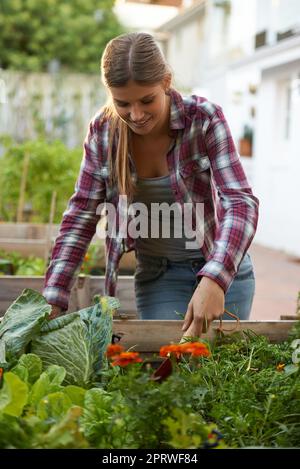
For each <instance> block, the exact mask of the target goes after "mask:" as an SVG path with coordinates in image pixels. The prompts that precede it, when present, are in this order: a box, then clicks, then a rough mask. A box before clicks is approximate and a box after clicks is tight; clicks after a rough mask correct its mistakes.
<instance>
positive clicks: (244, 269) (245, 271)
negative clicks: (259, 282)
mask: <svg viewBox="0 0 300 469" xmlns="http://www.w3.org/2000/svg"><path fill="white" fill-rule="evenodd" d="M254 278H255V277H254V270H253V264H252V260H251V257H250V255H249V254H248V253H246V254H245V256H244V258H243V260H242V262H241V263H240V266H239V270H238V271H237V274H236V277H235V279H236V280H246V279H254Z"/></svg>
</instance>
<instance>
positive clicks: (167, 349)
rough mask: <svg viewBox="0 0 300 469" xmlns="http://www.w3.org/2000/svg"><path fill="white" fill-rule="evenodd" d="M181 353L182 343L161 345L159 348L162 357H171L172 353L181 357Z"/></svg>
mask: <svg viewBox="0 0 300 469" xmlns="http://www.w3.org/2000/svg"><path fill="white" fill-rule="evenodd" d="M181 353H182V352H181V346H180V344H171V345H164V346H163V347H160V350H159V356H160V357H169V356H170V355H175V356H176V358H180V357H181Z"/></svg>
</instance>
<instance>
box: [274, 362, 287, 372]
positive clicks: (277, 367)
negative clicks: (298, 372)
mask: <svg viewBox="0 0 300 469" xmlns="http://www.w3.org/2000/svg"><path fill="white" fill-rule="evenodd" d="M284 367H285V363H278V365H277V366H276V370H277V371H283V369H284Z"/></svg>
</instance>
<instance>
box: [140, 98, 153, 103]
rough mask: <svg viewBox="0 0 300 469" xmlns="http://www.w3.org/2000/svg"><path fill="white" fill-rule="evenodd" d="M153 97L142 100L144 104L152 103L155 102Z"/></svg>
mask: <svg viewBox="0 0 300 469" xmlns="http://www.w3.org/2000/svg"><path fill="white" fill-rule="evenodd" d="M153 101H154V100H153V99H148V100H147V101H142V104H150V103H153Z"/></svg>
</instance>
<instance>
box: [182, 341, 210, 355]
mask: <svg viewBox="0 0 300 469" xmlns="http://www.w3.org/2000/svg"><path fill="white" fill-rule="evenodd" d="M180 348H181V353H190V354H191V355H192V356H193V357H209V356H210V351H209V350H208V348H207V346H206V345H205V344H204V343H203V342H185V343H184V344H180Z"/></svg>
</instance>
